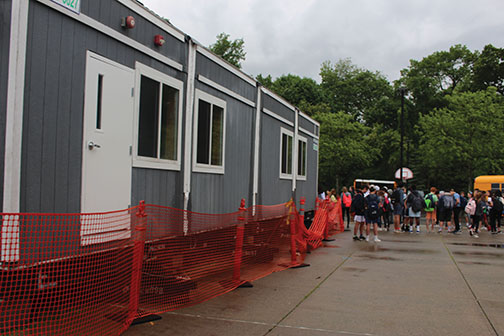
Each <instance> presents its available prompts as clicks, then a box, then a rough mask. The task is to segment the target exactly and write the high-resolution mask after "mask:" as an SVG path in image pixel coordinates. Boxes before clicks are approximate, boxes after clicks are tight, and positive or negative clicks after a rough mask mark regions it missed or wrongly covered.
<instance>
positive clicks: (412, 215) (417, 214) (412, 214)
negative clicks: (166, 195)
mask: <svg viewBox="0 0 504 336" xmlns="http://www.w3.org/2000/svg"><path fill="white" fill-rule="evenodd" d="M408 212H409V217H411V218H420V216H421V215H422V211H418V212H415V211H413V208H408Z"/></svg>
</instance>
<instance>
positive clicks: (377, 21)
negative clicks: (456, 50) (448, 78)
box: [143, 0, 504, 81]
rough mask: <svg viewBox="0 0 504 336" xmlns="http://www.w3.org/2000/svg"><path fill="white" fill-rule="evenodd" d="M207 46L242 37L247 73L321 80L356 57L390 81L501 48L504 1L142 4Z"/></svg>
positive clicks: (190, 0)
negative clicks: (437, 54) (427, 60)
mask: <svg viewBox="0 0 504 336" xmlns="http://www.w3.org/2000/svg"><path fill="white" fill-rule="evenodd" d="M143 3H144V4H145V5H146V6H147V7H149V8H151V9H152V10H154V11H155V12H156V13H158V14H159V15H162V16H164V17H167V18H169V19H170V21H171V22H172V23H173V24H174V25H175V26H177V27H178V28H180V29H182V30H183V31H184V32H185V33H187V34H189V35H191V36H192V37H194V38H195V39H196V40H198V41H200V42H201V43H203V44H204V45H207V46H208V45H210V44H211V43H213V42H214V41H215V36H216V35H217V34H219V33H221V32H226V33H227V34H230V35H231V38H233V39H234V38H243V39H244V40H245V51H246V52H247V59H246V60H245V62H244V63H243V70H244V71H245V72H247V73H249V74H252V75H257V74H259V73H262V74H265V75H266V74H271V75H272V76H273V77H277V76H280V75H282V74H288V73H292V74H296V75H299V76H307V77H311V78H314V79H316V80H317V81H318V80H319V76H318V73H319V70H320V65H321V63H322V62H323V61H325V60H330V61H332V62H336V61H337V60H339V59H343V58H351V59H352V61H353V62H354V63H355V64H356V65H358V66H360V67H363V68H366V69H369V70H372V71H380V72H382V73H383V74H384V75H386V76H387V77H388V78H389V80H395V79H397V78H398V77H399V76H400V70H401V69H403V68H405V67H407V66H408V65H409V60H410V59H421V58H422V57H425V56H427V55H429V54H431V53H432V52H434V51H438V50H446V49H448V48H449V47H450V46H452V45H454V44H465V45H467V46H468V47H469V48H470V49H472V50H475V49H479V50H481V49H482V48H483V46H484V45H486V44H488V43H491V44H494V45H495V46H497V47H503V46H504V43H503V42H504V41H503V40H502V36H504V25H502V24H500V22H501V20H502V19H501V17H502V13H503V12H504V2H503V1H500V0H480V1H478V2H476V1H473V0H409V1H400V0H356V1H352V2H350V1H342V0H337V1H335V0H291V1H288V2H287V1H278V0H268V1H267V0H240V1H225V0H214V1H211V2H208V1H201V0H186V1H168V0H143Z"/></svg>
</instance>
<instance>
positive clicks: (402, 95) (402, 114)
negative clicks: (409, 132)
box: [399, 88, 405, 182]
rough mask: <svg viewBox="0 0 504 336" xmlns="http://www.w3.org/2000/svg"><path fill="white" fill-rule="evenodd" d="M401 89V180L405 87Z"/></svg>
mask: <svg viewBox="0 0 504 336" xmlns="http://www.w3.org/2000/svg"><path fill="white" fill-rule="evenodd" d="M400 91H401V159H400V163H399V165H400V166H401V175H400V176H399V178H400V179H401V182H402V181H403V166H404V165H403V147H404V91H405V89H404V88H400Z"/></svg>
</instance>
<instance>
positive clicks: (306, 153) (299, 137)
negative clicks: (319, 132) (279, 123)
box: [296, 134, 308, 181]
mask: <svg viewBox="0 0 504 336" xmlns="http://www.w3.org/2000/svg"><path fill="white" fill-rule="evenodd" d="M297 138H298V144H297V146H298V147H297V148H298V158H297V159H298V162H296V163H297V168H298V169H297V176H296V179H297V180H300V181H306V178H307V176H308V139H307V138H305V137H304V136H301V135H299V134H298V136H297ZM301 142H304V144H305V153H304V155H305V157H304V171H305V174H304V175H301V172H300V171H299V162H300V160H301V158H300V157H299V148H300V146H299V145H300V143H301Z"/></svg>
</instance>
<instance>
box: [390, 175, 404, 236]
mask: <svg viewBox="0 0 504 336" xmlns="http://www.w3.org/2000/svg"><path fill="white" fill-rule="evenodd" d="M402 186H403V185H402V183H399V184H398V185H397V187H396V188H395V190H394V192H393V193H392V196H391V197H390V200H391V201H392V206H393V207H394V233H401V216H402V213H403V207H404V206H403V200H404V192H403V190H402Z"/></svg>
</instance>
